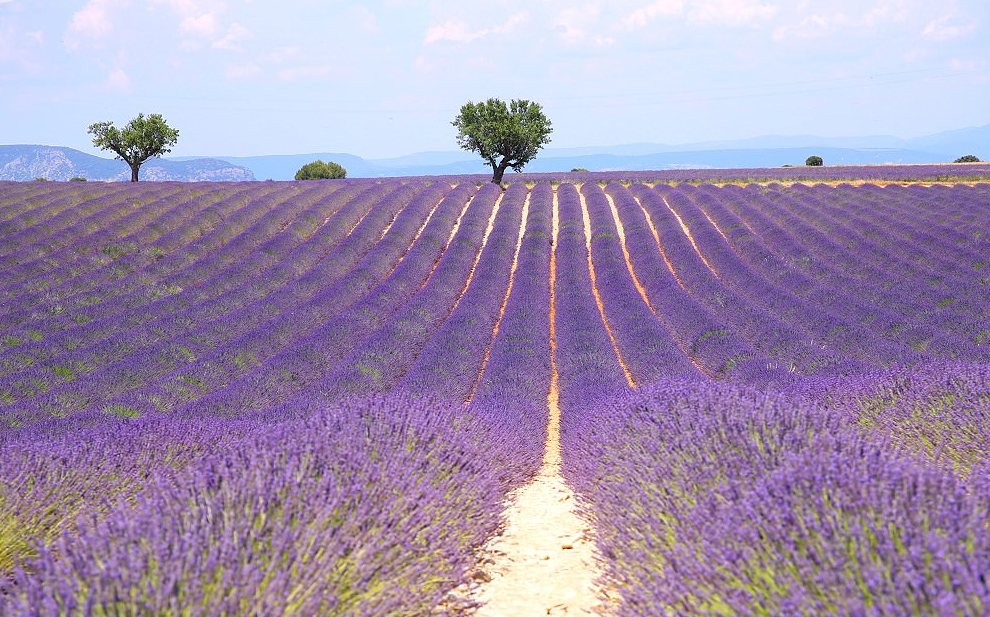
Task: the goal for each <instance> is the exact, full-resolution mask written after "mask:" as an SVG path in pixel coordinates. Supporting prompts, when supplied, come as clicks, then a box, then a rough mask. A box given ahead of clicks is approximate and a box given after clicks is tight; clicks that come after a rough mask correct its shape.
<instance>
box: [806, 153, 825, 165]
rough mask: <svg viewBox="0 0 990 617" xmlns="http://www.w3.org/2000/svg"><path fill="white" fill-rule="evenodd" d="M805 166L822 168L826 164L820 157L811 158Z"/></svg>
mask: <svg viewBox="0 0 990 617" xmlns="http://www.w3.org/2000/svg"><path fill="white" fill-rule="evenodd" d="M804 164H805V165H807V166H808V167H821V166H822V165H824V164H825V161H823V160H822V157H820V156H809V157H808V159H807V160H806V161H805V162H804Z"/></svg>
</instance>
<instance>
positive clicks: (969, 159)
mask: <svg viewBox="0 0 990 617" xmlns="http://www.w3.org/2000/svg"><path fill="white" fill-rule="evenodd" d="M952 162H953V163H979V162H980V158H979V157H978V156H976V155H975V154H967V155H965V156H960V157H959V158H957V159H956V160H954V161H952Z"/></svg>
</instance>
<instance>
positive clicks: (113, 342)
mask: <svg viewBox="0 0 990 617" xmlns="http://www.w3.org/2000/svg"><path fill="white" fill-rule="evenodd" d="M253 203H256V202H253ZM302 203H305V201H302ZM260 205H262V206H263V205H264V204H260ZM263 220H264V217H263ZM259 224H260V223H259ZM278 226H279V227H281V226H283V224H282V223H279V224H278ZM268 227H269V229H271V226H270V225H269V226H268ZM250 229H253V227H252V228H250ZM262 229H264V228H262ZM266 233H267V232H266ZM250 237H251V235H250V234H249V233H245V234H242V235H240V236H239V239H243V240H247V239H249V238H250ZM261 237H264V236H263V235H262V236H261ZM260 240H261V238H256V239H255V240H253V241H252V242H251V243H248V242H238V243H234V242H231V243H228V245H227V247H228V248H229V249H230V251H231V252H235V257H234V259H236V252H237V251H238V248H239V249H240V252H243V250H244V249H250V248H252V243H256V242H259V241H260ZM237 245H240V246H239V247H238V246H237ZM218 265H219V266H220V267H224V265H225V262H223V261H219V262H218ZM220 287H221V289H220V290H219V291H216V293H221V292H222V291H223V288H222V286H220ZM140 291H143V290H140ZM191 295H192V294H186V295H185V296H184V297H182V298H180V299H178V300H177V301H176V302H168V301H166V302H157V303H156V302H154V301H153V300H152V304H157V306H155V307H154V308H152V309H151V310H150V311H149V310H148V309H144V311H143V312H141V313H140V315H141V316H140V318H139V319H138V320H135V319H134V315H135V313H134V311H133V310H132V311H130V313H129V314H128V313H125V314H124V316H123V318H118V319H114V316H113V312H112V311H110V315H109V316H108V318H106V319H104V320H101V322H100V323H98V324H97V325H96V326H95V327H94V328H92V329H87V330H88V331H87V332H83V333H81V334H80V333H75V332H69V333H67V341H68V344H69V345H71V347H70V349H73V351H70V352H68V353H65V352H64V351H62V350H60V349H59V342H60V340H59V339H58V337H56V340H55V341H54V343H55V345H54V348H53V345H52V342H51V341H48V342H39V343H37V344H35V345H34V347H35V348H38V347H41V346H43V351H42V353H47V354H48V355H49V356H51V355H55V354H57V355H58V360H57V362H59V363H60V364H57V365H56V364H53V362H54V361H48V362H45V363H43V364H38V365H35V366H32V367H31V368H29V369H27V370H26V371H15V372H13V373H11V374H8V375H6V376H5V379H4V381H5V382H7V385H6V387H3V388H2V390H0V391H3V392H6V395H5V396H4V398H5V399H7V398H11V397H13V398H15V399H16V398H17V394H16V392H17V390H18V389H20V390H21V391H22V396H23V395H27V396H30V395H31V394H33V393H34V394H36V393H37V392H31V391H32V390H34V389H36V384H38V383H45V382H46V381H47V379H49V378H50V377H51V373H49V371H54V372H55V373H56V374H58V371H59V370H62V371H64V372H66V373H69V374H68V375H67V377H68V378H69V379H75V378H76V377H77V376H80V375H82V374H84V373H91V372H93V371H96V370H98V369H100V368H103V367H106V366H108V365H110V364H112V363H114V362H116V361H119V360H121V359H123V358H124V356H126V355H128V354H133V353H135V352H139V350H140V349H141V348H142V347H145V348H146V347H148V346H149V345H153V344H154V342H155V341H156V340H160V339H162V338H164V337H165V336H167V334H168V333H166V332H165V331H164V330H160V329H158V328H155V329H154V332H153V333H152V328H151V326H148V327H147V328H146V329H145V334H146V335H145V336H143V337H141V338H140V340H139V341H135V339H134V335H135V333H136V327H135V326H138V325H139V324H141V322H145V323H147V322H149V321H151V320H152V319H153V318H155V317H161V316H165V315H171V313H174V312H175V311H176V310H177V309H187V306H183V304H184V302H183V301H184V300H186V301H188V300H189V299H190V296H191ZM139 299H143V300H146V301H147V300H148V298H147V296H146V295H144V296H142V297H141V298H139ZM126 300H127V297H126V296H125V297H124V298H123V299H122V300H121V301H119V302H118V303H117V304H118V305H124V306H125V307H126V306H127V304H128V302H127V301H126ZM182 315H183V322H184V323H187V324H188V323H195V320H196V319H197V318H199V317H202V315H200V314H197V313H196V312H189V311H188V310H186V311H184V312H183V314H182ZM94 330H95V331H97V332H99V331H102V332H104V333H105V336H108V337H109V338H108V339H106V340H102V341H100V339H101V338H103V337H100V336H96V337H94V336H92V332H93V331H94ZM43 331H44V330H42V332H43ZM173 335H174V333H173ZM62 340H66V339H65V338H63V339H62ZM75 341H80V342H82V341H85V343H87V345H85V346H81V347H80V346H79V343H77V342H75ZM63 345H65V343H63ZM76 347H79V348H78V349H75V348H76ZM53 349H54V351H53ZM36 350H37V349H36ZM18 356H19V358H20V359H21V360H22V361H25V359H29V358H30V357H31V356H30V350H28V351H27V352H25V351H21V352H19V354H18ZM30 363H31V364H34V362H33V361H31V362H30ZM5 370H6V367H5ZM128 372H130V371H128ZM18 382H19V383H21V384H28V385H27V388H25V387H24V386H21V387H20V388H18V387H17V383H18ZM11 385H13V387H11ZM85 387H86V382H85V381H83V382H79V383H78V384H75V385H74V386H73V388H74V389H76V390H81V389H85ZM24 390H27V391H26V392H23V391H24ZM8 402H13V401H8Z"/></svg>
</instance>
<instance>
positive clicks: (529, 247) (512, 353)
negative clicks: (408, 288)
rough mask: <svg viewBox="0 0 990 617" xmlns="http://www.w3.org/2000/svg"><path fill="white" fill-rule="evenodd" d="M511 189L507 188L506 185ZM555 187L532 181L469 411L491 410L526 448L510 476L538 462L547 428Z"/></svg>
mask: <svg viewBox="0 0 990 617" xmlns="http://www.w3.org/2000/svg"><path fill="white" fill-rule="evenodd" d="M509 190H511V188H510V189H509ZM553 201H554V199H553V188H552V187H551V186H550V185H549V184H538V185H536V186H535V187H533V189H532V191H531V192H530V196H529V215H528V217H527V219H526V222H525V233H524V234H523V237H522V239H521V242H520V244H519V255H518V259H517V263H516V272H515V274H514V275H513V277H512V288H511V290H509V291H510V293H509V297H508V298H503V301H504V302H505V311H504V313H502V317H501V321H499V322H498V332H497V333H496V334H495V338H494V339H493V340H491V344H490V347H489V348H488V349H487V350H486V353H487V362H486V363H485V365H484V367H483V370H482V372H481V375H480V378H479V379H478V381H477V387H476V389H475V391H474V396H473V397H472V398H471V404H470V407H471V413H490V414H492V416H493V417H494V418H496V419H497V420H498V421H499V422H500V423H501V426H502V427H504V428H503V429H502V430H504V431H505V433H506V434H507V435H511V438H510V439H511V441H512V443H515V444H516V445H517V447H518V448H519V451H521V452H523V453H525V455H526V456H525V458H522V459H521V460H520V465H519V468H518V473H517V475H515V476H514V477H512V479H513V480H516V481H517V482H522V481H525V480H526V479H528V478H529V477H531V476H532V475H533V474H535V473H536V471H537V470H538V469H539V467H540V462H541V460H542V458H543V450H544V442H545V441H546V433H547V414H548V410H549V407H548V396H549V388H550V382H551V378H552V365H551V349H550V310H549V309H550V255H551V252H552V251H553V245H552V242H553Z"/></svg>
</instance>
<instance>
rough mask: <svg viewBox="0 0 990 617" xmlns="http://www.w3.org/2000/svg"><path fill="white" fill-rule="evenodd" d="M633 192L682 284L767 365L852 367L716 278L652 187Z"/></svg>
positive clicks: (816, 369) (815, 368)
mask: <svg viewBox="0 0 990 617" xmlns="http://www.w3.org/2000/svg"><path fill="white" fill-rule="evenodd" d="M632 192H633V194H634V195H635V197H636V199H637V200H639V202H640V204H641V205H642V207H643V208H644V210H645V211H646V213H647V215H648V216H649V217H650V220H651V221H652V222H653V225H654V227H655V229H656V231H657V234H658V236H659V240H660V246H661V247H663V250H664V251H665V255H666V258H667V259H668V260H669V261H670V263H671V267H672V268H673V270H674V274H675V275H676V277H677V278H678V281H679V282H680V284H681V285H683V287H684V288H685V290H686V291H687V292H688V293H690V294H691V295H692V296H693V297H694V298H695V299H696V300H697V301H698V302H700V303H701V304H702V305H703V306H705V307H706V308H707V309H708V310H709V311H711V312H712V314H714V315H718V316H719V317H720V318H722V319H724V320H725V321H726V322H727V323H728V324H729V325H730V326H731V328H732V329H733V331H736V332H738V333H739V334H740V336H742V337H744V338H745V339H746V340H747V341H748V342H749V343H750V344H751V345H753V346H754V347H756V348H757V349H759V350H760V351H762V352H763V353H764V354H766V355H767V356H769V357H770V358H771V359H772V360H773V365H772V367H771V368H775V369H776V368H779V369H783V370H786V371H790V372H800V373H816V372H822V371H839V372H842V371H846V370H855V368H856V367H857V364H856V363H850V362H848V361H847V360H846V359H844V358H842V357H841V356H839V355H837V354H835V353H834V352H828V351H827V350H823V349H821V347H820V346H815V345H813V344H811V343H810V342H809V340H810V338H811V337H810V336H809V335H808V333H807V331H804V330H801V329H798V328H797V327H795V326H793V325H791V324H789V323H786V322H783V321H782V320H781V319H780V318H779V316H777V315H774V314H772V313H770V312H768V311H766V310H765V309H763V308H762V307H758V306H755V305H754V304H753V303H752V302H750V300H749V299H748V298H746V297H744V296H742V295H741V294H739V293H737V292H736V291H735V290H734V289H732V288H730V287H729V286H728V285H726V284H725V283H723V282H722V281H721V280H720V279H718V278H717V277H715V276H714V274H713V273H712V272H711V271H710V270H709V269H708V267H707V266H706V265H705V263H704V262H703V261H702V260H701V257H700V256H699V255H698V254H697V253H696V252H695V250H694V248H693V247H692V246H691V243H690V242H689V241H688V238H687V236H685V235H684V232H683V230H682V229H681V227H680V224H679V223H678V221H677V219H676V218H675V217H674V216H673V214H672V213H671V211H670V209H669V208H668V207H667V205H666V204H665V203H664V201H663V199H662V198H661V196H660V195H659V194H658V193H657V192H656V191H654V190H653V189H651V188H649V187H647V186H645V185H642V184H638V185H634V186H633V187H632Z"/></svg>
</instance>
